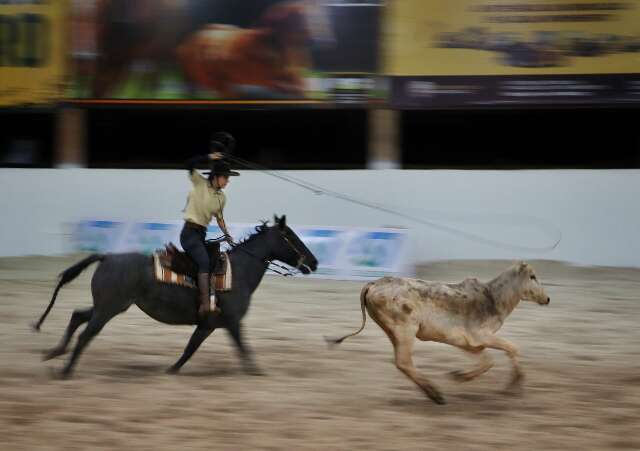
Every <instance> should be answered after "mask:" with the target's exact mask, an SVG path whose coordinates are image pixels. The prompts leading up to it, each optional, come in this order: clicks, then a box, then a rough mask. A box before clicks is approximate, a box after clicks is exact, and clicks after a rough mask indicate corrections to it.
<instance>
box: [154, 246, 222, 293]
mask: <svg viewBox="0 0 640 451" xmlns="http://www.w3.org/2000/svg"><path fill="white" fill-rule="evenodd" d="M222 258H223V260H224V268H225V271H224V273H223V274H218V275H216V274H211V286H212V287H215V290H216V291H230V290H231V288H232V286H231V281H232V274H231V261H230V260H229V255H228V254H227V253H226V252H223V253H222ZM153 268H154V271H153V272H154V274H155V276H156V280H158V281H159V282H163V283H170V284H173V285H180V286H183V287H189V288H197V287H198V284H197V283H196V281H195V280H193V278H192V277H189V276H187V275H186V274H178V273H177V272H175V271H172V270H170V269H169V268H166V267H164V266H162V264H161V263H160V256H159V255H158V253H157V252H154V253H153Z"/></svg>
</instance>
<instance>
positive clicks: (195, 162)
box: [185, 155, 211, 172]
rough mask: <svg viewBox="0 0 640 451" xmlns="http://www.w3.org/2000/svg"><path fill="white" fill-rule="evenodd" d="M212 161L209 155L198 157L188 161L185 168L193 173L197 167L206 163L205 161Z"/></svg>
mask: <svg viewBox="0 0 640 451" xmlns="http://www.w3.org/2000/svg"><path fill="white" fill-rule="evenodd" d="M209 160H211V157H210V156H209V155H196V156H195V157H193V158H189V159H188V160H187V162H186V163H185V166H186V167H187V170H188V171H189V172H193V171H194V170H195V168H196V166H198V165H200V164H202V163H204V162H205V161H209Z"/></svg>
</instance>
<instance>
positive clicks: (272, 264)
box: [231, 226, 311, 277]
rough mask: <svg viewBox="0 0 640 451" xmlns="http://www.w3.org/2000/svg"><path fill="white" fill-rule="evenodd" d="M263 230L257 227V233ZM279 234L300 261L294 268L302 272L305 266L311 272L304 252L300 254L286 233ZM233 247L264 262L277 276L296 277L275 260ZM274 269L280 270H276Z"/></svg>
mask: <svg viewBox="0 0 640 451" xmlns="http://www.w3.org/2000/svg"><path fill="white" fill-rule="evenodd" d="M261 230H262V229H260V226H257V227H256V231H258V232H260V231H261ZM278 233H279V234H280V236H281V237H282V239H284V241H285V243H287V245H288V246H289V247H290V248H291V250H293V251H294V252H295V253H296V254H297V256H298V261H297V262H296V266H295V267H294V268H295V269H297V270H298V271H300V268H301V267H303V266H304V267H306V268H307V269H308V270H309V272H311V268H309V266H308V265H307V264H306V263H305V259H306V257H305V255H304V254H303V253H302V252H300V249H298V248H297V247H296V245H295V244H293V243H292V242H291V240H290V239H289V238H288V237H287V235H286V233H285V232H283V231H282V230H279V229H278ZM231 247H232V248H233V249H239V250H241V251H243V252H244V253H246V254H247V255H249V256H251V257H253V258H255V259H256V260H260V261H262V262H264V263H265V264H266V265H267V267H268V268H269V269H270V270H271V271H273V272H275V273H276V274H280V275H281V276H284V277H287V276H293V275H295V272H293V271H291V270H290V269H289V268H288V267H286V266H284V265H281V264H279V263H275V262H274V261H273V260H269V259H268V258H262V257H259V256H257V255H256V254H254V253H253V252H251V251H249V250H248V249H245V248H244V247H239V246H238V244H237V243H233V244H231ZM274 267H275V268H278V269H275V268H274ZM280 270H282V271H283V272H281V271H280Z"/></svg>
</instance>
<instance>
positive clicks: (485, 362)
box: [449, 348, 493, 382]
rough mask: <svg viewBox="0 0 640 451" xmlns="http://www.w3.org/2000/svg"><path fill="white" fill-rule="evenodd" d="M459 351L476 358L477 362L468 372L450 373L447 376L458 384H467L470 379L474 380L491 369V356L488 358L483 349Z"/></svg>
mask: <svg viewBox="0 0 640 451" xmlns="http://www.w3.org/2000/svg"><path fill="white" fill-rule="evenodd" d="M460 349H462V350H463V351H465V352H467V353H469V354H473V355H474V356H476V357H478V358H479V361H478V363H477V364H476V366H474V367H473V368H472V369H470V370H467V371H462V370H457V371H451V372H450V373H449V375H450V376H451V377H452V378H454V379H455V380H457V381H458V382H467V381H470V380H472V379H475V378H476V377H478V376H480V375H481V374H484V373H486V372H487V371H489V369H491V367H492V366H493V360H492V359H491V356H489V354H488V353H487V352H486V351H485V350H484V349H474V350H470V349H465V348H460Z"/></svg>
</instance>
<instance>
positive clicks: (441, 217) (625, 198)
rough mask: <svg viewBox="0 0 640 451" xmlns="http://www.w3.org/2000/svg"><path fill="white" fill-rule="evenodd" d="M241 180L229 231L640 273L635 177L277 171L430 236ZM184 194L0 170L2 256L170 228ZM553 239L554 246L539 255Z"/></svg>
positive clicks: (152, 181) (143, 181) (418, 259)
mask: <svg viewBox="0 0 640 451" xmlns="http://www.w3.org/2000/svg"><path fill="white" fill-rule="evenodd" d="M241 173H242V175H241V176H240V177H234V178H232V180H231V183H230V185H229V187H228V189H227V196H228V206H227V208H226V210H225V217H226V219H227V221H228V222H229V223H234V222H237V223H257V222H258V221H259V220H261V219H269V218H273V215H274V213H275V214H278V215H281V214H286V215H287V220H288V222H289V223H290V224H291V225H314V226H358V227H394V228H406V229H408V231H409V236H410V243H411V245H410V250H409V254H410V259H411V261H412V262H413V263H422V262H429V261H437V260H457V259H544V260H558V261H564V262H568V263H573V264H578V265H606V266H629V267H640V238H638V234H639V233H640V208H638V204H639V202H638V197H639V196H640V170H526V171H476V170H474V171H457V170H456V171H454V170H394V169H391V170H355V171H282V172H279V173H281V174H283V175H288V176H293V177H296V178H298V179H302V180H305V181H307V182H310V183H313V184H315V185H319V186H322V187H325V188H327V189H329V190H331V191H334V192H339V193H342V194H345V195H348V196H352V197H354V198H357V199H361V200H363V201H365V202H370V203H375V204H378V205H380V206H382V207H383V208H385V209H390V210H394V211H397V212H399V213H402V214H403V215H407V216H411V217H415V218H420V219H421V220H422V222H431V223H433V224H434V225H435V226H436V227H435V228H434V227H433V226H429V225H425V224H424V223H418V222H416V221H414V220H412V219H408V218H406V217H400V216H397V215H394V214H392V213H389V212H384V211H379V210H374V209H371V208H367V207H364V206H360V205H356V204H353V203H350V202H347V201H344V200H340V199H336V198H334V197H331V196H329V195H326V194H325V195H318V194H314V193H312V192H310V191H308V190H305V189H302V188H300V187H298V186H295V185H293V184H289V183H286V182H284V181H283V180H279V179H277V178H275V177H272V176H270V175H268V174H266V173H262V172H256V171H241ZM189 188H190V183H189V181H188V178H187V173H186V171H180V170H94V169H0V189H1V193H2V200H1V201H0V202H1V204H0V205H1V207H2V209H1V211H2V218H3V219H2V221H1V222H0V240H1V241H0V256H21V255H60V254H65V253H68V252H70V244H69V236H68V233H69V225H70V224H73V223H75V222H77V221H79V220H83V219H121V220H127V221H174V220H179V219H180V218H181V210H182V208H183V207H184V204H185V199H186V195H187V193H188V191H189ZM440 227H446V228H454V229H456V230H458V231H462V232H464V233H470V234H475V235H479V236H480V237H482V238H485V239H489V240H495V241H500V242H501V243H503V244H506V246H502V247H497V246H494V245H490V244H488V243H485V242H483V241H482V240H478V239H475V238H470V237H468V236H465V235H461V234H458V233H450V232H449V231H447V230H443V229H442V228H440ZM556 230H557V231H559V232H560V233H561V241H560V243H559V244H558V245H557V246H556V247H555V248H554V249H549V247H550V246H551V245H552V244H553V242H554V240H555V239H556V237H557V236H558V235H557V232H556ZM510 244H512V245H516V246H524V247H532V248H537V249H532V250H526V249H518V248H515V247H510Z"/></svg>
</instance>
